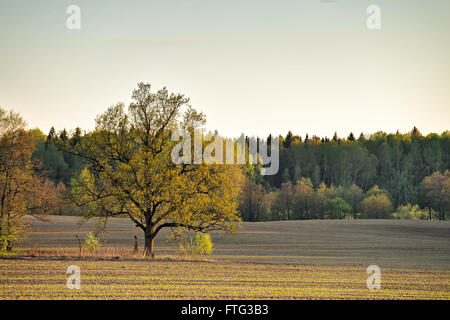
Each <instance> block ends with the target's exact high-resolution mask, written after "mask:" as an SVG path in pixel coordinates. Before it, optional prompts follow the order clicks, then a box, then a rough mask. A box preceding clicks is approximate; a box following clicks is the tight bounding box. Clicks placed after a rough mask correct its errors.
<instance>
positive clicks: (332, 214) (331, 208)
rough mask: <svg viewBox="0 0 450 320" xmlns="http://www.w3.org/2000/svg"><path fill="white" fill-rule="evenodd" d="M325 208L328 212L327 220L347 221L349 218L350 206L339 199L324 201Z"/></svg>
mask: <svg viewBox="0 0 450 320" xmlns="http://www.w3.org/2000/svg"><path fill="white" fill-rule="evenodd" d="M326 207H327V209H328V212H329V216H328V218H330V219H345V218H346V219H348V218H351V217H352V216H351V214H350V213H351V212H352V206H351V205H350V204H348V203H347V202H346V201H345V200H344V199H342V198H341V197H336V198H333V199H328V200H327V201H326Z"/></svg>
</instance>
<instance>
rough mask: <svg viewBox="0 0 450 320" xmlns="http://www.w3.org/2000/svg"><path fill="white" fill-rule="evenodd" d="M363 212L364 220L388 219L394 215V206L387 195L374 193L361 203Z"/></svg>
mask: <svg viewBox="0 0 450 320" xmlns="http://www.w3.org/2000/svg"><path fill="white" fill-rule="evenodd" d="M361 212H362V214H363V218H368V219H386V218H389V214H390V213H392V204H391V201H390V200H389V198H388V196H387V195H386V194H385V193H383V192H379V193H372V194H369V195H368V196H367V197H366V198H364V200H363V201H362V202H361Z"/></svg>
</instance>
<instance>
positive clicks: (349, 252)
mask: <svg viewBox="0 0 450 320" xmlns="http://www.w3.org/2000/svg"><path fill="white" fill-rule="evenodd" d="M51 219H52V220H51V222H41V221H37V220H35V219H33V225H32V227H33V233H32V234H31V235H30V236H29V238H28V241H27V242H26V243H25V244H24V245H23V247H24V248H33V247H38V248H51V247H53V248H55V247H56V248H76V247H77V246H78V243H77V240H76V237H75V233H78V235H79V236H80V237H81V238H84V237H85V236H86V234H87V233H88V232H89V231H92V230H93V227H92V225H91V224H92V223H93V222H88V223H85V224H83V225H79V224H78V223H77V222H78V221H79V218H76V217H60V216H53V217H51ZM242 226H243V228H242V230H241V231H239V232H238V234H236V235H234V236H233V237H231V238H230V237H227V236H224V235H223V234H213V241H214V244H215V247H214V254H213V255H212V258H213V259H215V260H227V261H239V262H266V263H292V264H303V265H337V266H368V265H370V264H377V265H379V266H380V267H383V266H391V267H428V268H440V269H447V270H450V221H408V220H406V221H405V220H403V221H402V220H353V221H352V220H309V221H280V222H257V223H243V224H242ZM134 235H137V236H138V239H139V245H140V248H139V249H140V250H141V251H142V249H143V241H142V231H141V230H138V229H136V228H135V227H134V225H133V224H132V223H131V222H130V221H129V220H128V219H121V218H114V219H111V220H110V222H109V223H108V228H107V232H106V233H105V235H104V242H105V246H107V247H110V248H114V247H119V248H122V250H129V252H130V253H131V251H132V250H133V246H134ZM166 239H167V232H163V233H161V234H160V235H158V237H157V240H156V244H155V250H156V255H157V256H158V255H168V254H175V253H176V249H177V246H176V245H174V244H171V243H168V242H167V241H166ZM127 248H128V249H127Z"/></svg>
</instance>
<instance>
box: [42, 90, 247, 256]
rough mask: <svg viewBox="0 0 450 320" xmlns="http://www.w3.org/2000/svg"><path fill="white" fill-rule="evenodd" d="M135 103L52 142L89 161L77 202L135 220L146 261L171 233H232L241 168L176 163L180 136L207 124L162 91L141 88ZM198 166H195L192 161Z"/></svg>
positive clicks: (96, 212)
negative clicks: (158, 240) (162, 235)
mask: <svg viewBox="0 0 450 320" xmlns="http://www.w3.org/2000/svg"><path fill="white" fill-rule="evenodd" d="M132 98H133V100H134V102H132V103H131V104H130V105H129V107H128V112H126V111H125V106H124V105H123V104H117V105H115V106H112V107H110V108H109V109H108V110H107V111H106V112H105V113H103V114H102V115H100V116H98V117H97V119H96V128H95V130H94V131H92V132H87V133H85V134H84V135H82V134H81V132H80V130H76V131H75V132H74V133H72V134H71V136H70V137H69V136H67V135H66V134H62V135H60V136H59V137H57V136H56V134H55V133H54V130H52V132H51V134H50V135H49V142H50V143H53V144H54V145H56V146H57V147H58V149H59V150H61V151H64V152H69V153H72V154H76V155H78V156H80V157H82V158H83V159H84V162H85V163H86V166H85V168H84V169H83V171H82V173H81V174H80V176H79V177H78V178H76V179H74V180H73V181H72V185H71V199H72V200H73V201H74V202H75V203H76V204H77V205H78V206H81V207H85V208H86V210H85V212H86V215H87V216H89V217H91V216H100V217H103V218H105V221H106V220H107V218H108V217H111V216H115V215H127V216H128V217H129V218H130V219H131V220H132V221H133V222H134V223H135V224H136V226H137V227H139V228H141V229H142V230H143V231H144V237H145V249H144V255H146V256H149V255H151V256H152V257H153V256H154V249H153V242H154V239H155V237H156V235H157V234H158V233H159V231H161V230H162V229H163V228H175V229H177V230H187V229H189V230H194V231H200V232H207V231H212V230H223V231H229V232H232V231H234V230H235V228H236V227H237V226H238V224H239V222H240V221H241V219H240V217H239V216H238V213H237V193H238V188H237V186H238V184H237V183H235V179H239V170H240V169H239V168H238V167H237V166H233V165H218V164H210V165H207V164H174V163H173V162H172V160H171V150H172V148H173V146H174V145H175V144H176V143H178V142H174V141H171V133H172V130H176V129H182V130H188V131H191V132H193V130H194V129H195V128H196V127H198V126H200V125H202V124H204V123H205V118H204V115H203V114H202V113H198V112H196V111H195V110H194V109H193V108H192V107H191V106H190V105H189V99H187V98H185V97H184V96H183V95H181V94H169V93H168V91H167V89H166V88H163V89H161V90H159V91H157V92H156V93H152V92H151V90H150V84H144V83H139V84H138V88H137V89H136V90H134V91H133V95H132ZM191 163H192V162H191Z"/></svg>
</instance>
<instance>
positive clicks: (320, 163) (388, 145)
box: [33, 127, 450, 221]
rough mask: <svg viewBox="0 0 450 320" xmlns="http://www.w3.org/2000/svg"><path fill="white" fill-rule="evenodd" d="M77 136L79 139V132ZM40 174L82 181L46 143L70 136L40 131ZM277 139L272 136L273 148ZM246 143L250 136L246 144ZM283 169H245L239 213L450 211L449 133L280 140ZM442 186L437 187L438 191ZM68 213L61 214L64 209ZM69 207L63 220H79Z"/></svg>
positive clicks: (433, 215) (408, 214) (437, 214)
mask: <svg viewBox="0 0 450 320" xmlns="http://www.w3.org/2000/svg"><path fill="white" fill-rule="evenodd" d="M74 134H75V135H78V136H80V135H81V129H79V128H78V129H76V130H75V132H74ZM34 135H35V136H36V141H37V142H36V150H35V151H34V153H33V157H34V158H35V159H38V160H39V161H40V162H41V163H42V166H41V168H40V169H39V170H42V171H45V172H47V173H48V177H49V178H50V179H51V180H52V181H53V182H54V183H55V185H58V184H59V185H60V187H59V188H60V189H61V188H63V186H64V187H65V186H68V185H70V181H71V180H72V179H73V178H74V177H75V176H76V175H79V173H80V170H81V168H82V167H83V165H82V160H81V158H80V157H77V156H75V155H73V154H71V153H68V152H63V151H59V150H58V149H57V148H56V147H55V146H54V145H52V144H51V143H48V137H50V136H52V135H53V136H57V137H58V138H59V139H62V140H64V139H69V134H68V133H67V131H66V130H62V131H61V132H59V133H58V134H56V132H55V129H54V128H52V129H51V131H50V133H49V135H48V136H46V135H45V134H43V133H42V132H40V131H39V130H34ZM271 139H272V138H271V136H269V137H267V141H268V143H270V141H271ZM246 141H248V137H247V139H246ZM279 141H280V169H279V171H278V173H277V174H276V175H271V176H269V175H267V176H262V175H261V174H260V170H259V168H258V166H255V165H248V164H247V165H243V166H242V169H243V172H244V179H243V182H242V185H241V192H240V196H239V212H240V214H241V217H242V218H243V220H244V221H269V220H298V219H345V218H347V219H349V218H350V219H351V218H353V219H356V218H402V219H425V220H430V219H441V220H445V219H447V218H448V217H447V216H446V215H445V213H446V211H447V210H448V206H449V203H448V202H449V198H450V186H449V182H448V181H449V174H448V170H449V169H450V133H449V132H448V131H446V132H443V133H442V134H440V135H439V134H435V133H431V134H428V135H427V136H423V135H422V134H421V133H420V131H419V130H418V129H417V128H416V127H414V128H413V129H412V130H411V131H410V132H408V133H400V132H396V133H395V134H392V133H390V134H388V133H385V132H381V131H380V132H376V133H374V134H366V135H365V134H363V133H361V134H360V135H359V137H358V138H357V139H356V138H355V136H354V135H353V133H350V134H349V136H348V137H346V138H339V137H338V135H337V134H335V135H334V136H333V138H332V139H328V138H327V137H324V138H319V137H317V136H312V137H311V138H309V137H308V134H307V135H306V136H305V138H304V139H302V137H300V136H298V135H294V134H293V133H292V132H291V131H289V132H288V133H287V135H286V136H285V137H283V136H279ZM436 185H438V186H439V187H438V188H437V189H436ZM59 210H60V211H61V210H62V209H61V208H60V209H59ZM76 211H77V208H74V207H73V206H66V207H65V209H64V210H62V211H61V212H62V214H76Z"/></svg>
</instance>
